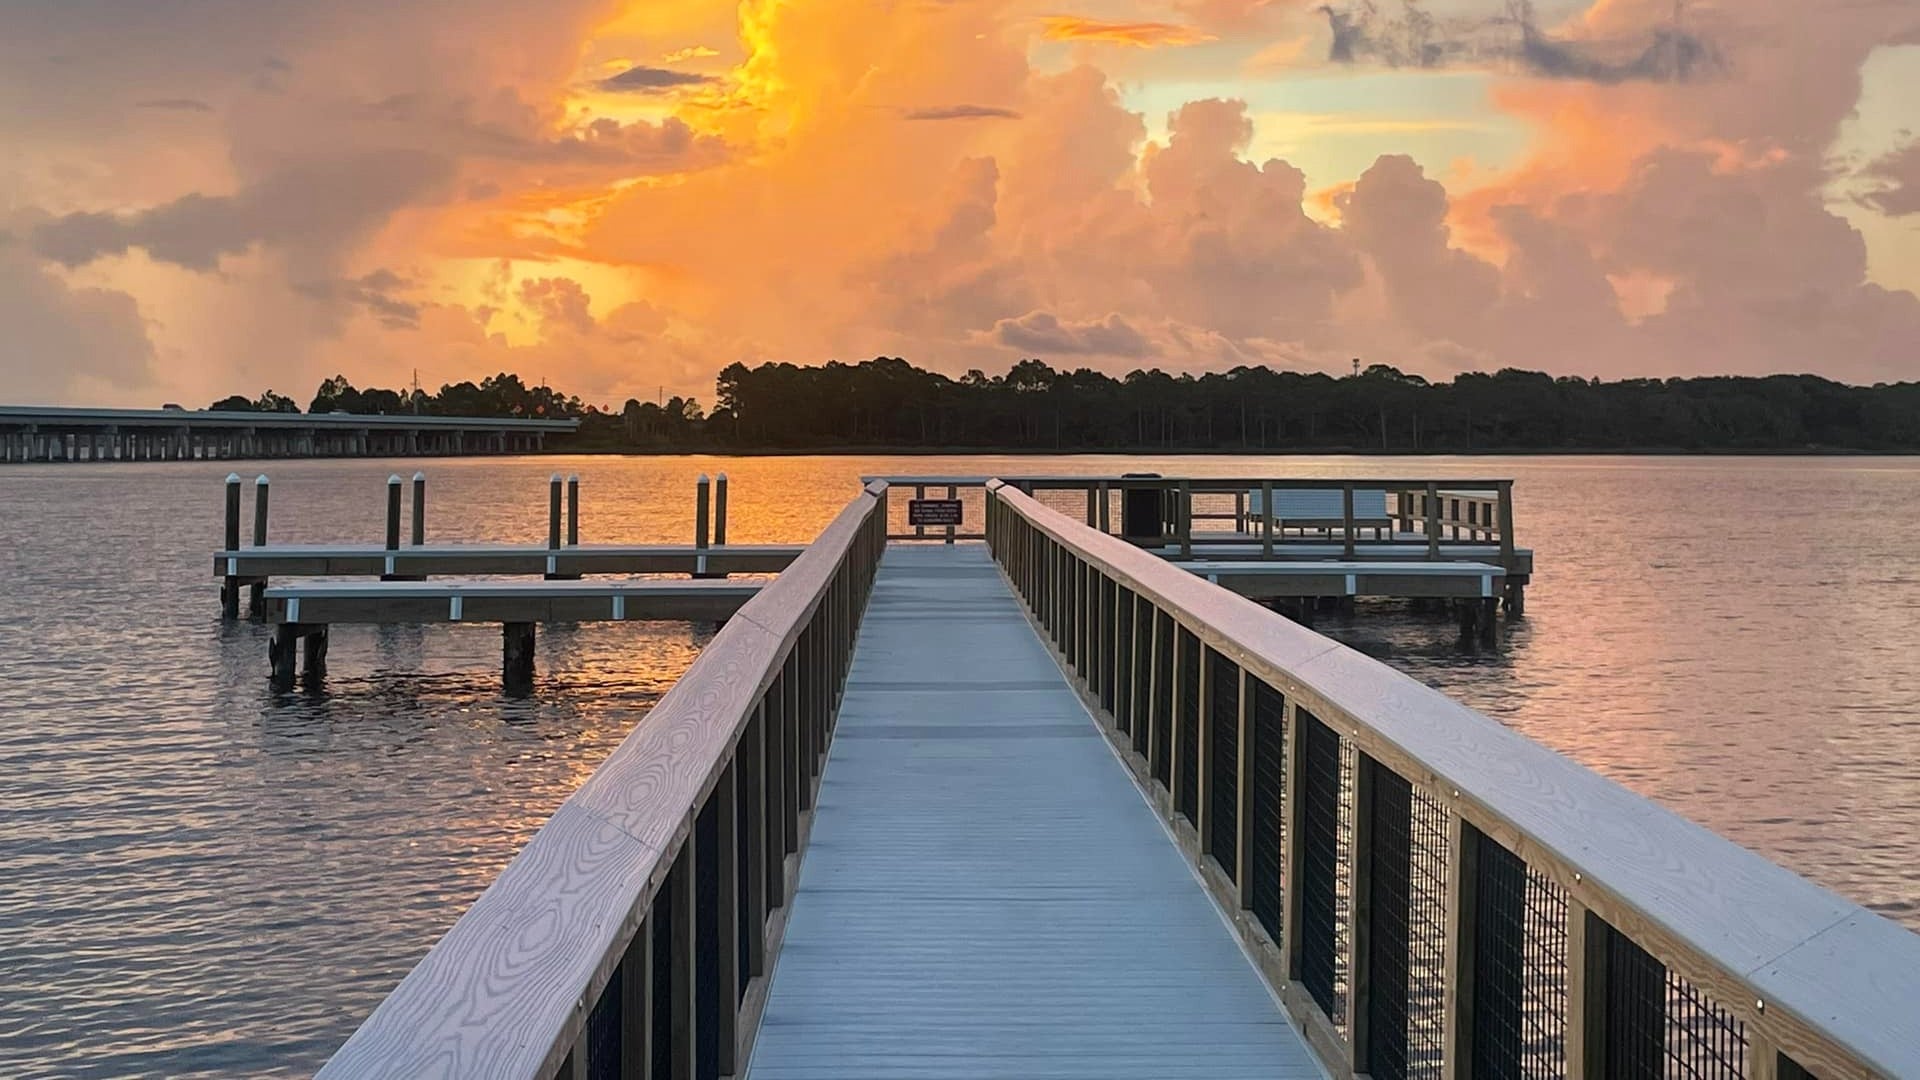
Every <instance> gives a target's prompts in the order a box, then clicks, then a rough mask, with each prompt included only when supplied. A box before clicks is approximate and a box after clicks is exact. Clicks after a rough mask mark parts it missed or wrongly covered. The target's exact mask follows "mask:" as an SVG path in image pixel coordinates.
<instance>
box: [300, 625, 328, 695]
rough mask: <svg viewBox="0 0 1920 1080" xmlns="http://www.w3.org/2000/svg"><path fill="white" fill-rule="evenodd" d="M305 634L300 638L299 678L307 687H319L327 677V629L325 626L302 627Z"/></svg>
mask: <svg viewBox="0 0 1920 1080" xmlns="http://www.w3.org/2000/svg"><path fill="white" fill-rule="evenodd" d="M302 629H304V630H305V631H306V634H305V635H304V636H303V637H302V638H301V649H300V652H301V653H302V656H301V667H302V668H303V669H304V670H303V671H302V672H301V678H302V679H303V680H304V681H305V682H306V684H307V685H308V686H318V685H320V680H321V679H324V678H326V677H327V628H326V627H325V626H307V627H303V628H302Z"/></svg>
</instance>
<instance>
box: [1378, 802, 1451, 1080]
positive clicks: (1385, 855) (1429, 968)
mask: <svg viewBox="0 0 1920 1080" xmlns="http://www.w3.org/2000/svg"><path fill="white" fill-rule="evenodd" d="M1373 776H1374V779H1373V785H1372V787H1373V795H1372V812H1373V815H1372V816H1373V848H1372V852H1371V856H1370V859H1369V862H1368V872H1369V880H1370V881H1371V883H1372V884H1371V889H1372V891H1371V893H1370V896H1369V898H1370V900H1371V905H1370V909H1369V910H1370V914H1369V918H1368V924H1367V926H1368V942H1369V945H1368V964H1367V976H1368V987H1369V993H1368V998H1367V1002H1368V1016H1367V1046H1368V1057H1367V1062H1368V1067H1369V1071H1370V1072H1371V1074H1372V1075H1373V1076H1376V1077H1380V1078H1382V1080H1386V1078H1404V1077H1438V1076H1440V1072H1441V1065H1442V1053H1443V1041H1444V1038H1445V1028H1444V1017H1445V1007H1446V1006H1445V995H1444V991H1445V977H1446V976H1445V973H1446V963H1445V956H1444V948H1445V942H1446V925H1447V911H1446V902H1447V856H1448V852H1447V813H1446V808H1445V807H1444V806H1442V805H1441V804H1440V803H1439V802H1438V801H1436V800H1435V799H1434V798H1433V797H1432V796H1430V795H1429V794H1427V792H1426V791H1424V790H1422V789H1421V788H1419V787H1417V786H1415V785H1413V784H1410V783H1408V782H1407V781H1406V780H1405V779H1403V778H1402V777H1400V776H1399V775H1398V774H1396V773H1393V772H1391V771H1389V770H1387V769H1384V768H1379V767H1376V768H1375V769H1374V773H1373Z"/></svg>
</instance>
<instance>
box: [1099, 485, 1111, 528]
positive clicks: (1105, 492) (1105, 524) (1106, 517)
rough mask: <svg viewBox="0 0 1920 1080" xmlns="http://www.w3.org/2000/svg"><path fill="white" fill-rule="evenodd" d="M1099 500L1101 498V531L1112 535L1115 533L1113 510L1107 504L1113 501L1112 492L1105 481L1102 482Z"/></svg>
mask: <svg viewBox="0 0 1920 1080" xmlns="http://www.w3.org/2000/svg"><path fill="white" fill-rule="evenodd" d="M1099 498H1100V524H1099V529H1100V531H1101V532H1102V533H1110V532H1112V531H1113V508H1112V507H1111V506H1109V505H1107V504H1108V503H1109V502H1111V501H1112V492H1111V491H1110V490H1109V489H1108V486H1107V482H1106V481H1105V480H1102V481H1100V496H1099Z"/></svg>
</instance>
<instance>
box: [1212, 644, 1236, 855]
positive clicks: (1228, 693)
mask: <svg viewBox="0 0 1920 1080" xmlns="http://www.w3.org/2000/svg"><path fill="white" fill-rule="evenodd" d="M1206 658H1207V659H1206V662H1207V697H1208V698H1209V699H1211V700H1210V701H1209V702H1208V703H1207V704H1208V708H1207V721H1208V723H1210V724H1211V725H1212V727H1211V728H1210V729H1209V730H1208V732H1207V757H1208V758H1209V760H1208V762H1207V769H1208V772H1207V804H1208V806H1207V832H1208V833H1210V834H1212V835H1211V839H1210V840H1209V841H1208V846H1209V848H1210V849H1211V850H1212V852H1213V861H1214V862H1216V863H1219V864H1220V868H1221V869H1222V870H1225V871H1226V873H1227V877H1228V878H1229V879H1230V880H1236V881H1237V880H1238V877H1237V875H1238V873H1239V868H1238V867H1239V860H1238V853H1239V848H1240V667H1239V665H1237V664H1234V663H1233V662H1232V661H1230V660H1228V659H1227V658H1226V657H1224V656H1221V655H1220V654H1219V653H1217V652H1214V651H1213V650H1212V649H1208V650H1207V653H1206Z"/></svg>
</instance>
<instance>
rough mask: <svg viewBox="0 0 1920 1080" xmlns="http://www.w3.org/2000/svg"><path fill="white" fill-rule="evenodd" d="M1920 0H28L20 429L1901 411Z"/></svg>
mask: <svg viewBox="0 0 1920 1080" xmlns="http://www.w3.org/2000/svg"><path fill="white" fill-rule="evenodd" d="M1917 102H1920V0H1714V2H1709V0H1694V2H1689V3H1680V4H1676V3H1675V0H1592V2H1588V0H1532V2H1531V3H1528V2H1527V0H1422V2H1418V3H1414V2H1408V0H1375V2H1374V3H1373V4H1366V3H1338V2H1337V3H1335V5H1334V6H1333V8H1332V9H1324V8H1322V7H1321V5H1320V4H1319V3H1318V2H1308V0H1158V2H1150V0H1080V2H1077V3H1073V2H1065V0H1044V2H1028V0H899V2H889V0H865V2H858V3H848V2H834V0H743V2H741V3H738V4H733V3H716V2H708V0H644V2H643V0H541V2H539V3H533V2H528V0H460V2H455V0H332V2H328V3H316V2H311V0H0V401H5V402H49V403H82V402H85V403H97V404H120V405H141V406H149V407H150V406H154V405H157V404H159V403H160V402H161V401H179V402H182V403H184V404H187V405H189V406H199V405H204V404H205V403H206V402H208V401H211V400H213V399H214V398H216V397H221V396H224V395H226V394H228V393H233V392H241V393H246V394H249V395H251V394H255V393H258V392H259V391H260V390H263V389H265V388H268V387H272V388H274V389H277V390H280V391H282V392H284V393H288V394H291V395H292V396H294V397H295V398H296V399H298V400H299V401H301V402H302V403H303V404H304V403H305V402H306V400H307V398H308V397H310V396H311V394H312V392H313V388H314V386H315V385H316V384H317V383H318V382H319V381H320V379H322V378H323V377H325V376H327V375H330V374H333V373H334V372H341V373H344V374H345V375H347V376H348V377H349V378H350V379H352V380H354V381H355V382H356V383H359V384H360V385H363V386H364V385H368V384H376V385H387V386H403V385H405V384H407V383H408V382H409V381H410V380H411V379H412V378H413V373H414V371H415V370H416V369H417V371H418V373H419V379H420V381H421V383H422V384H424V385H426V386H427V387H429V388H432V387H437V386H438V385H440V384H441V383H443V382H449V381H457V380H459V379H466V378H473V379H478V378H480V377H482V376H484V375H486V374H490V373H492V372H495V371H500V370H510V371H516V372H519V373H521V374H522V375H524V376H525V377H527V378H528V379H530V380H535V381H537V380H540V379H545V380H547V381H548V382H550V383H552V384H554V385H557V386H561V387H564V388H567V389H569V390H572V391H574V392H577V393H579V394H581V395H582V396H583V397H585V398H587V399H588V400H589V401H591V402H597V403H608V404H613V405H616V406H617V405H618V403H619V402H620V401H622V400H624V399H626V398H628V397H640V398H643V399H651V398H653V397H654V396H655V394H657V393H659V392H660V391H661V389H662V388H664V390H665V392H666V393H669V394H672V393H681V394H689V393H690V394H694V395H697V396H698V397H699V398H700V399H701V400H702V401H703V402H710V401H711V398H712V394H713V375H714V372H716V371H717V370H718V369H719V368H720V367H722V366H724V365H725V364H728V363H730V362H732V361H735V360H742V361H746V362H748V363H757V362H759V361H762V360H790V361H793V362H796V363H818V362H821V361H825V360H828V359H840V360H846V361H856V360H860V359H864V358H868V357H872V356H875V355H882V354H884V355H898V356H904V357H907V358H908V359H910V360H913V361H914V362H916V363H919V364H922V365H925V366H931V367H934V368H937V369H939V370H942V371H947V372H950V373H953V374H959V373H961V372H963V371H965V370H966V369H968V368H974V367H979V368H985V369H988V370H992V371H1000V370H1004V369H1005V367H1006V366H1007V364H1009V363H1010V362H1012V361H1014V360H1017V359H1019V358H1021V357H1024V356H1037V357H1040V358H1042V359H1045V360H1047V361H1048V362H1049V363H1052V364H1054V365H1056V366H1067V367H1079V366H1090V367H1095V368H1099V369H1102V370H1106V371H1109V372H1113V373H1115V374H1122V373H1125V372H1126V371H1129V370H1132V369H1134V368H1139V367H1151V366H1160V367H1165V368H1168V369H1174V370H1196V371H1197V370H1214V369H1222V368H1229V367H1233V366H1235V365H1239V364H1270V365H1273V366H1276V367H1283V368H1290V369H1295V370H1324V371H1333V372H1338V371H1344V370H1346V368H1347V366H1348V362H1349V360H1350V358H1352V357H1356V356H1357V357H1363V358H1365V359H1366V360H1367V361H1368V362H1370V363H1371V362H1383V363H1391V364H1395V365H1397V366H1399V367H1401V368H1403V369H1406V370H1410V371H1416V372H1419V373H1422V374H1425V375H1428V376H1431V377H1446V376H1449V375H1451V374H1453V373H1455V372H1457V371H1461V370H1469V369H1492V368H1495V367H1503V366H1518V367H1525V368H1534V369H1541V370H1546V371H1551V372H1555V373H1561V374H1579V375H1589V376H1591V375H1600V376H1606V377H1619V376H1629V375H1631V376H1641V375H1671V374H1681V375H1688V374H1702V373H1770V372H1777V371H1795V372H1798V371H1814V372H1819V373H1822V374H1826V375H1830V376H1833V377H1836V378H1841V379H1846V380H1849V381H1857V382H1875V381H1893V380H1901V379H1920V298H1916V292H1920V104H1916V103H1917Z"/></svg>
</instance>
